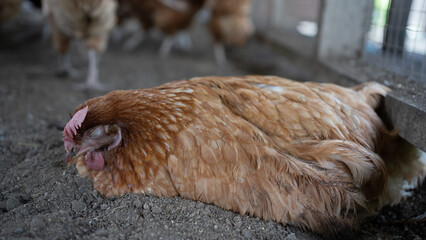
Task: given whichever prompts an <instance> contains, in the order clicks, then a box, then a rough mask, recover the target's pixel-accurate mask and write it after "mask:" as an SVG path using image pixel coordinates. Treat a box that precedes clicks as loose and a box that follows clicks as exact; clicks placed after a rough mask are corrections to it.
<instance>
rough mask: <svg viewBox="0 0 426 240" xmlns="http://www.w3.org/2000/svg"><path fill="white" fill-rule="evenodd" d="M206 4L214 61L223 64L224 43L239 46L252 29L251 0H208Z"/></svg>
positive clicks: (224, 60)
mask: <svg viewBox="0 0 426 240" xmlns="http://www.w3.org/2000/svg"><path fill="white" fill-rule="evenodd" d="M208 5H209V7H210V9H211V11H212V15H211V18H210V22H209V30H210V32H211V34H212V36H213V39H214V41H215V47H214V51H215V57H216V62H217V63H218V65H219V66H224V65H225V64H226V54H225V50H224V45H231V46H241V45H243V44H244V43H245V42H246V40H247V38H248V37H249V36H250V35H251V34H252V33H253V31H254V25H253V22H252V20H251V18H250V12H251V0H233V1H228V0H210V1H209V2H208Z"/></svg>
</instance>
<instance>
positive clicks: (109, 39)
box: [0, 0, 426, 149]
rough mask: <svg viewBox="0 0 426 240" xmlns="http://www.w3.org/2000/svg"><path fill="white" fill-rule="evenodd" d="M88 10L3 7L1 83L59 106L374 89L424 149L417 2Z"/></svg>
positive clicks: (425, 68) (424, 30) (425, 43)
mask: <svg viewBox="0 0 426 240" xmlns="http://www.w3.org/2000/svg"><path fill="white" fill-rule="evenodd" d="M71 2H73V1H71ZM77 2H78V1H77ZM82 2H85V1H82ZM86 2H89V3H90V4H89V6H90V7H86V8H83V7H81V6H80V7H79V6H78V4H74V5H72V4H69V3H70V1H52V0H43V1H42V0H31V1H30V0H0V64H1V65H0V66H1V69H0V77H1V79H0V80H1V83H2V84H5V85H4V86H6V85H8V84H9V85H10V84H12V85H13V84H21V85H20V86H22V84H24V85H25V86H29V85H32V84H34V86H35V88H32V90H34V89H37V87H38V86H39V83H40V82H43V84H42V86H48V87H47V88H48V89H50V91H49V96H51V97H52V99H55V98H56V95H55V94H58V93H61V92H62V91H63V90H62V89H67V90H68V89H69V91H71V92H70V93H75V94H77V95H78V94H81V91H79V90H84V91H83V93H85V94H86V95H85V96H86V98H88V97H92V96H95V95H98V94H102V93H105V92H107V91H110V90H113V89H129V88H145V87H154V86H158V85H160V84H162V83H165V82H170V81H174V80H180V79H187V78H191V77H195V76H205V75H247V74H262V75H278V76H281V77H287V78H291V79H295V80H300V81H317V82H333V83H337V84H341V85H345V86H351V85H355V84H358V83H360V82H365V81H378V82H381V83H383V84H385V85H387V86H389V87H390V88H392V89H393V90H394V91H393V93H392V94H391V95H390V97H389V98H387V99H386V102H387V104H386V108H387V109H386V111H387V112H388V114H389V115H390V117H389V118H390V123H391V124H393V125H396V126H398V127H399V128H400V129H402V131H401V135H402V136H404V137H406V138H407V139H409V140H410V141H411V142H413V143H415V144H416V145H417V146H421V147H422V148H423V149H425V148H426V147H425V145H426V136H425V135H426V134H423V133H424V126H423V125H424V124H422V123H424V122H426V117H425V112H426V110H425V109H426V106H425V102H426V98H425V92H426V56H425V52H426V1H425V0H358V1H350V0H252V1H251V0H235V1H227V0H143V1H142V0H119V1H115V0H106V1H100V2H99V1H86ZM102 4H103V5H102ZM91 8H92V10H90V9H91ZM93 9H98V11H97V12H96V11H94V10H93ZM17 79H22V81H16V80H17ZM11 81H12V82H11ZM94 90H95V91H94ZM96 90H98V91H96ZM2 91H3V92H5V91H9V90H2ZM23 91H25V90H23ZM42 91H43V90H42ZM75 94H70V95H69V96H68V97H71V98H72V97H73V96H76V95H75ZM59 95H60V97H62V96H63V95H62V94H59ZM33 97H34V98H38V97H39V96H38V95H35V96H33ZM77 103H78V102H76V104H77ZM407 109H410V110H407ZM401 113H404V114H401ZM401 116H404V117H401ZM410 116H411V117H410ZM415 123H417V124H418V126H416V127H412V126H411V125H412V124H415ZM419 129H422V131H419Z"/></svg>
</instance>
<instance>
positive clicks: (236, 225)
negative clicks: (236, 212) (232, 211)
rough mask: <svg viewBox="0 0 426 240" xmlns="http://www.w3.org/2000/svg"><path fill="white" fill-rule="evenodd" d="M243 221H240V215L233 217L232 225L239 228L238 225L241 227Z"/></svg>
mask: <svg viewBox="0 0 426 240" xmlns="http://www.w3.org/2000/svg"><path fill="white" fill-rule="evenodd" d="M242 224H243V223H242V222H241V217H240V216H236V217H234V226H235V227H236V228H239V227H241V225H242Z"/></svg>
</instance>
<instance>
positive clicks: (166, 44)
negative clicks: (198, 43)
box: [160, 31, 192, 58]
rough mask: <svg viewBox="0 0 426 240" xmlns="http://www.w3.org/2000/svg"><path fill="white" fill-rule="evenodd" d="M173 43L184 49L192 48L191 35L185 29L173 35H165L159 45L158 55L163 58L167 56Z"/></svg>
mask: <svg viewBox="0 0 426 240" xmlns="http://www.w3.org/2000/svg"><path fill="white" fill-rule="evenodd" d="M175 43H176V44H177V46H179V47H180V48H181V49H183V50H185V51H188V50H189V49H191V48H192V41H191V37H190V36H189V34H188V33H187V32H186V31H181V32H179V33H177V34H175V35H173V36H167V37H165V38H164V40H163V43H162V44H161V47H160V56H161V57H163V58H166V57H167V56H169V54H170V52H171V51H172V48H173V46H174V45H175Z"/></svg>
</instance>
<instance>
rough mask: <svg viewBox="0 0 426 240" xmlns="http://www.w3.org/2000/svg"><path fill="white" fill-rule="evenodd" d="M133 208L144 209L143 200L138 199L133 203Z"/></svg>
mask: <svg viewBox="0 0 426 240" xmlns="http://www.w3.org/2000/svg"><path fill="white" fill-rule="evenodd" d="M133 206H135V208H141V207H142V202H141V200H139V199H136V200H135V201H134V202H133Z"/></svg>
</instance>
